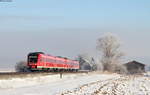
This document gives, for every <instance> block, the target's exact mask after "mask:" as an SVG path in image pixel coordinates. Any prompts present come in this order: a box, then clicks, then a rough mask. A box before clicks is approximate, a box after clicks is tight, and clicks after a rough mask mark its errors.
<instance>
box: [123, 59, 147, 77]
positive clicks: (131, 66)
mask: <svg viewBox="0 0 150 95" xmlns="http://www.w3.org/2000/svg"><path fill="white" fill-rule="evenodd" d="M124 65H125V66H126V68H127V70H128V72H129V73H130V74H133V73H142V72H145V64H142V63H140V62H137V61H131V62H128V63H126V64H124Z"/></svg>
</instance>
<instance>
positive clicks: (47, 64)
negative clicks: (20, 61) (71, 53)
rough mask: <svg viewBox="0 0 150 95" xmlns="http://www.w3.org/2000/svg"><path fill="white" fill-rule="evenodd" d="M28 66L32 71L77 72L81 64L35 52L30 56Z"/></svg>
mask: <svg viewBox="0 0 150 95" xmlns="http://www.w3.org/2000/svg"><path fill="white" fill-rule="evenodd" d="M28 66H29V68H30V69H31V70H70V71H77V70H78V69H79V62H78V61H75V60H70V59H67V58H63V57H55V56H50V55H46V54H44V53H42V52H33V53H29V54H28Z"/></svg>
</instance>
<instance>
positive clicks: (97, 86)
mask: <svg viewBox="0 0 150 95" xmlns="http://www.w3.org/2000/svg"><path fill="white" fill-rule="evenodd" d="M104 94H105V95H150V76H149V74H148V73H147V74H145V75H137V76H127V75H119V74H102V73H98V72H94V73H88V74H65V75H63V78H62V79H60V75H59V74H57V75H47V76H37V77H33V78H32V77H27V78H12V79H8V80H0V95H104Z"/></svg>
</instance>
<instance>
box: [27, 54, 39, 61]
mask: <svg viewBox="0 0 150 95" xmlns="http://www.w3.org/2000/svg"><path fill="white" fill-rule="evenodd" d="M37 60H38V56H35V55H34V56H33V55H32V56H29V62H30V63H37Z"/></svg>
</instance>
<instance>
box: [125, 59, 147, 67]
mask: <svg viewBox="0 0 150 95" xmlns="http://www.w3.org/2000/svg"><path fill="white" fill-rule="evenodd" d="M129 64H139V65H143V66H145V64H143V63H140V62H137V61H135V60H133V61H131V62H128V63H126V64H125V65H129Z"/></svg>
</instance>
